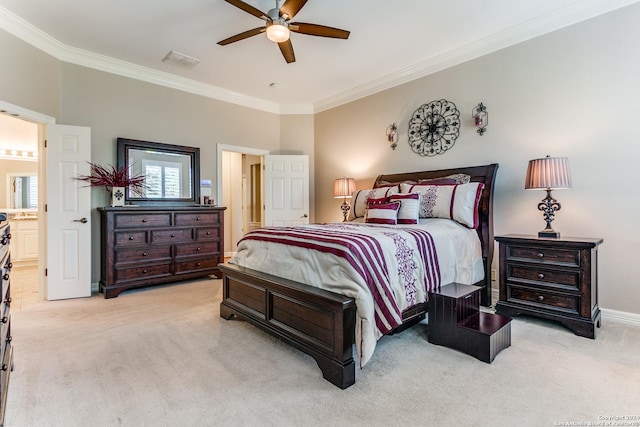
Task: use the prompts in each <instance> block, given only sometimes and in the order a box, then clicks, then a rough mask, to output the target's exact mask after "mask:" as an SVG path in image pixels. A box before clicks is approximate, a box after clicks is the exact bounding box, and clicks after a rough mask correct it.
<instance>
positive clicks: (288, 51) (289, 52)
mask: <svg viewBox="0 0 640 427" xmlns="http://www.w3.org/2000/svg"><path fill="white" fill-rule="evenodd" d="M278 47H279V48H280V52H282V56H284V60H285V61H287V64H291V63H292V62H296V54H295V53H293V45H292V44H291V39H289V40H287V41H286V42H282V43H278Z"/></svg>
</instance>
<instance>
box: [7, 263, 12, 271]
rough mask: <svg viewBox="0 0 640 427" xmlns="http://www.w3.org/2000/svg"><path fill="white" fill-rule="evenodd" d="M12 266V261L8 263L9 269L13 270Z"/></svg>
mask: <svg viewBox="0 0 640 427" xmlns="http://www.w3.org/2000/svg"><path fill="white" fill-rule="evenodd" d="M11 267H13V263H12V262H9V263H7V268H8V269H9V270H11Z"/></svg>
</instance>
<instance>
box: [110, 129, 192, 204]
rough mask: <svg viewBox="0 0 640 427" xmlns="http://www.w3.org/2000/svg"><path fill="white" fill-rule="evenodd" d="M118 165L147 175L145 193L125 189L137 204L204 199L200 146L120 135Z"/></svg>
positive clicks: (174, 202) (127, 195)
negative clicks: (201, 180)
mask: <svg viewBox="0 0 640 427" xmlns="http://www.w3.org/2000/svg"><path fill="white" fill-rule="evenodd" d="M117 154H118V155H117V160H118V168H121V167H123V166H126V169H127V173H128V174H131V176H136V175H143V176H144V177H145V186H146V189H145V190H144V194H142V195H140V194H136V193H134V192H132V191H126V192H125V202H128V203H129V204H134V205H170V204H172V205H194V204H198V203H199V201H200V185H199V182H200V149H199V148H196V147H184V146H181V145H172V144H163V143H159V142H149V141H139V140H135V139H126V138H118V153H117Z"/></svg>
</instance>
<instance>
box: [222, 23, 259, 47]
mask: <svg viewBox="0 0 640 427" xmlns="http://www.w3.org/2000/svg"><path fill="white" fill-rule="evenodd" d="M265 31H266V29H265V28H264V27H258V28H254V29H253V30H249V31H245V32H243V33H240V34H236V35H235V36H232V37H229V38H228V39H224V40H221V41H219V42H218V44H219V45H220V46H226V45H228V44H229V43H233V42H238V41H240V40H244V39H248V38H249V37H253V36H256V35H258V34H260V33H264V32H265Z"/></svg>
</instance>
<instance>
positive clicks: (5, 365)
mask: <svg viewBox="0 0 640 427" xmlns="http://www.w3.org/2000/svg"><path fill="white" fill-rule="evenodd" d="M7 369H9V365H7V364H6V363H3V364H2V370H3V371H6V370H7Z"/></svg>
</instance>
